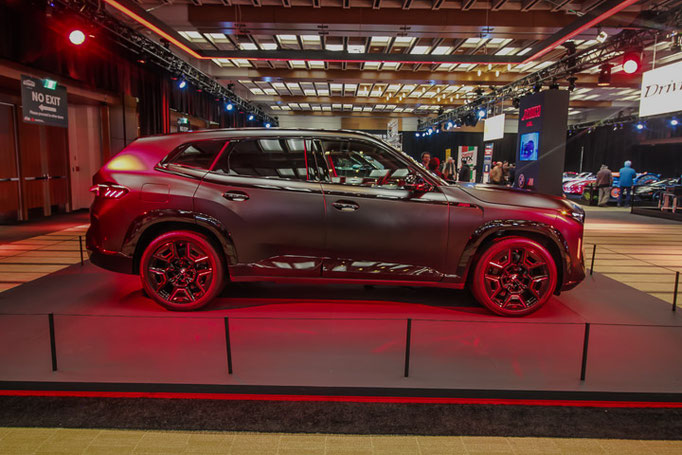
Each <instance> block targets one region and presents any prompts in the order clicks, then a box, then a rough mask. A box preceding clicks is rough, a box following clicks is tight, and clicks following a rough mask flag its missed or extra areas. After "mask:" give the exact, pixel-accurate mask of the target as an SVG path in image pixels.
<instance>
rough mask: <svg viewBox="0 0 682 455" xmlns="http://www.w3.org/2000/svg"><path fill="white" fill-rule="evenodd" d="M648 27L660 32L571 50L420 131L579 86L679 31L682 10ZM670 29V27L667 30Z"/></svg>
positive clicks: (632, 32) (635, 32) (631, 32)
mask: <svg viewBox="0 0 682 455" xmlns="http://www.w3.org/2000/svg"><path fill="white" fill-rule="evenodd" d="M646 22H647V23H648V24H652V25H656V28H643V29H628V30H623V31H622V32H620V33H619V34H617V35H614V36H612V37H611V38H609V39H607V40H606V41H605V42H603V43H599V44H597V45H595V46H592V47H590V48H588V49H585V50H583V51H580V52H575V48H571V47H570V45H569V46H566V44H564V46H566V47H567V49H568V51H567V52H566V54H565V55H564V57H562V58H561V60H559V61H557V62H556V63H554V64H552V65H549V66H547V67H546V68H543V69H541V70H539V71H536V72H534V73H531V74H528V75H527V76H525V77H523V78H521V79H519V80H517V81H515V82H512V83H510V84H507V85H505V86H503V87H501V88H498V89H491V91H490V92H489V93H487V94H482V93H481V91H482V90H479V96H477V97H476V98H475V99H473V100H471V101H470V102H469V103H468V104H465V105H463V106H459V107H456V108H454V109H452V110H450V111H448V112H446V113H443V114H441V115H439V116H438V117H436V118H429V119H424V120H420V121H419V122H418V128H417V129H418V131H425V130H428V129H429V128H434V127H440V126H441V125H442V124H443V123H448V122H453V123H454V124H456V125H457V124H459V125H461V124H462V122H463V119H465V118H466V117H467V116H469V117H471V116H472V115H475V111H476V110H478V109H481V108H485V109H486V110H487V111H490V109H489V107H491V106H495V105H498V104H501V103H502V102H504V101H505V100H510V99H511V100H514V99H518V98H521V97H522V96H524V95H527V94H529V93H533V92H534V91H539V90H540V89H541V88H542V86H543V85H552V84H559V82H560V81H564V80H565V81H567V82H568V84H569V87H570V86H571V85H573V86H575V83H576V81H577V79H578V78H577V76H576V74H578V73H580V72H583V71H586V70H588V69H590V68H594V67H598V66H601V65H603V64H605V63H608V62H609V61H611V60H613V59H614V58H616V57H618V56H621V55H623V54H624V53H625V52H628V51H632V50H633V49H643V48H644V47H646V46H648V45H650V44H652V43H653V42H655V41H656V40H657V38H659V37H660V36H665V35H666V34H667V33H669V32H670V30H676V29H678V28H679V27H680V25H681V24H682V10H680V9H677V10H672V11H667V12H660V13H657V14H652V16H651V17H649V18H647V19H646ZM666 25H667V27H666Z"/></svg>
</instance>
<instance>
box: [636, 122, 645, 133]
mask: <svg viewBox="0 0 682 455" xmlns="http://www.w3.org/2000/svg"><path fill="white" fill-rule="evenodd" d="M635 128H637V129H638V130H640V131H641V130H643V129H644V123H642V122H637V125H635Z"/></svg>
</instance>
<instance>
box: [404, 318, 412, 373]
mask: <svg viewBox="0 0 682 455" xmlns="http://www.w3.org/2000/svg"><path fill="white" fill-rule="evenodd" d="M411 344H412V319H408V320H407V333H406V334H405V377H408V376H409V375H410V347H411Z"/></svg>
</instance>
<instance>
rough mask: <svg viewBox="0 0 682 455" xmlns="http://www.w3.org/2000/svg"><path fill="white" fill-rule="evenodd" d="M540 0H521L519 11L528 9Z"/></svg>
mask: <svg viewBox="0 0 682 455" xmlns="http://www.w3.org/2000/svg"><path fill="white" fill-rule="evenodd" d="M539 2H540V0H521V11H529V10H530V9H531V8H532V7H534V6H535V5H537V4H538V3H539Z"/></svg>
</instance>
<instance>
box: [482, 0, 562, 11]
mask: <svg viewBox="0 0 682 455" xmlns="http://www.w3.org/2000/svg"><path fill="white" fill-rule="evenodd" d="M567 1H571V0H567ZM506 4H507V0H493V2H492V8H491V10H492V11H499V10H500V8H502V7H503V6H504V5H506Z"/></svg>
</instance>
